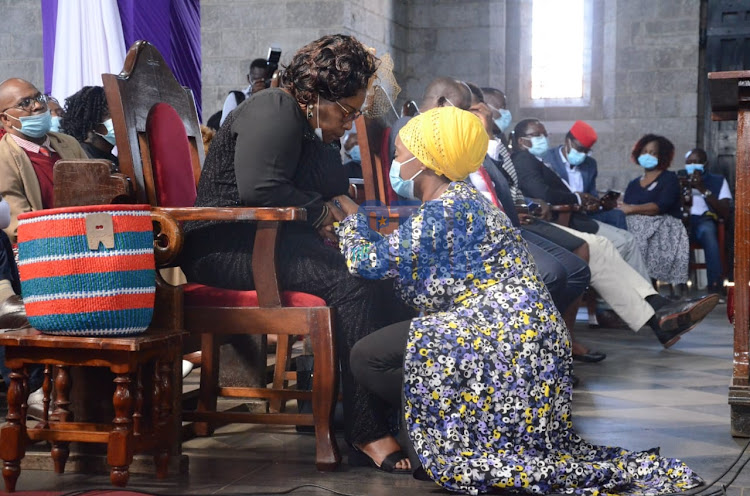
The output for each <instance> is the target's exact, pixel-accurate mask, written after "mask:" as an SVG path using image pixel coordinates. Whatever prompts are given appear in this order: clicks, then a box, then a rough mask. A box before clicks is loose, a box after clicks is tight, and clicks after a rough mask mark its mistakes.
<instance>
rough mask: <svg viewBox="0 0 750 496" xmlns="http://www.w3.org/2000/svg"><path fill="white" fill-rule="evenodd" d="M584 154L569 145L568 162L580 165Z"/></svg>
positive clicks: (584, 158) (584, 157) (584, 156)
mask: <svg viewBox="0 0 750 496" xmlns="http://www.w3.org/2000/svg"><path fill="white" fill-rule="evenodd" d="M586 156H587V155H586V154H585V153H583V152H579V151H578V150H576V149H575V148H573V147H571V148H570V151H569V152H568V163H569V164H570V165H581V164H582V163H583V161H584V160H586Z"/></svg>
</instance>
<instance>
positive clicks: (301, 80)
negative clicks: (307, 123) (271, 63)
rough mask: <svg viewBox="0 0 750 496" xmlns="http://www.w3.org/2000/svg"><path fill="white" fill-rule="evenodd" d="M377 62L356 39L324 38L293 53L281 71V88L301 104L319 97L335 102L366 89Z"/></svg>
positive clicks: (335, 35)
mask: <svg viewBox="0 0 750 496" xmlns="http://www.w3.org/2000/svg"><path fill="white" fill-rule="evenodd" d="M378 63H379V60H378V58H377V57H375V55H373V54H372V53H371V52H370V51H369V50H368V49H367V48H365V46H364V45H363V44H362V43H360V42H359V41H358V40H357V39H356V38H354V37H352V36H348V35H345V34H334V35H326V36H323V37H322V38H320V39H317V40H315V41H313V42H312V43H308V44H307V45H305V46H303V47H302V48H300V49H299V50H298V51H297V53H295V54H294V57H293V58H292V61H291V62H290V63H289V65H288V66H286V67H285V68H284V74H283V76H282V81H281V87H282V88H284V89H286V90H287V91H289V92H290V93H291V94H292V95H294V97H295V98H296V99H297V101H298V102H300V103H302V104H306V103H309V102H312V101H313V100H314V98H315V97H316V96H317V95H318V94H319V95H320V96H321V97H323V98H325V99H326V100H331V101H336V100H340V99H341V98H346V97H350V96H354V95H355V94H357V92H358V91H359V90H362V89H365V88H367V84H368V83H369V81H370V78H371V77H372V75H373V74H375V71H376V70H377V69H378Z"/></svg>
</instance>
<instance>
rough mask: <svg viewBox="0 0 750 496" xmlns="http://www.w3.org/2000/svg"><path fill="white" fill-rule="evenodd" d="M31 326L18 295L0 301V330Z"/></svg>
mask: <svg viewBox="0 0 750 496" xmlns="http://www.w3.org/2000/svg"><path fill="white" fill-rule="evenodd" d="M25 327H31V324H29V320H28V319H27V318H26V308H25V307H24V306H23V300H22V299H21V297H20V296H18V295H13V296H10V297H8V299H7V300H5V301H4V302H2V303H0V330H8V329H23V328H25Z"/></svg>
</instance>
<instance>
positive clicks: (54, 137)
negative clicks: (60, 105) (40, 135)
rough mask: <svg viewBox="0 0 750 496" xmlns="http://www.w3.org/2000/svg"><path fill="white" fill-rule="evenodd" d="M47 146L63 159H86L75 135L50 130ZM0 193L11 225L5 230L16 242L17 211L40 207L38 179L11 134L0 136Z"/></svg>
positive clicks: (29, 210)
mask: <svg viewBox="0 0 750 496" xmlns="http://www.w3.org/2000/svg"><path fill="white" fill-rule="evenodd" d="M48 136H49V139H50V147H51V148H52V149H53V150H55V151H56V152H57V153H58V154H60V158H62V159H66V160H69V159H79V158H88V157H87V156H86V152H84V151H83V149H82V148H81V145H79V144H78V141H76V139H75V138H73V137H72V136H68V135H66V134H60V133H49V134H48ZM0 195H2V198H3V199H4V200H5V201H7V202H8V204H9V205H10V225H9V226H8V227H6V228H5V229H4V230H5V233H6V234H7V235H8V237H9V238H10V240H11V242H12V243H15V242H16V230H17V229H18V214H21V213H24V212H31V211H33V210H41V209H42V191H41V189H40V188H39V180H38V179H37V178H36V172H34V167H33V166H32V165H31V160H29V156H28V155H27V154H26V151H25V150H24V149H23V148H21V147H20V146H18V144H16V142H15V141H13V138H11V137H10V135H8V134H5V135H4V136H3V137H2V139H0Z"/></svg>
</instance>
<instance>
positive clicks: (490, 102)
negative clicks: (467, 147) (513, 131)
mask: <svg viewBox="0 0 750 496" xmlns="http://www.w3.org/2000/svg"><path fill="white" fill-rule="evenodd" d="M481 89H482V94H483V95H484V103H485V104H487V107H489V109H490V110H491V111H492V120H493V121H494V126H493V135H494V136H495V137H496V138H499V139H500V141H502V142H503V144H504V145H505V146H508V137H507V136H506V134H505V133H506V131H508V129H510V124H511V122H513V115H512V114H511V113H510V110H508V100H507V99H506V97H505V93H503V92H502V91H500V90H499V89H497V88H489V87H488V88H481Z"/></svg>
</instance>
